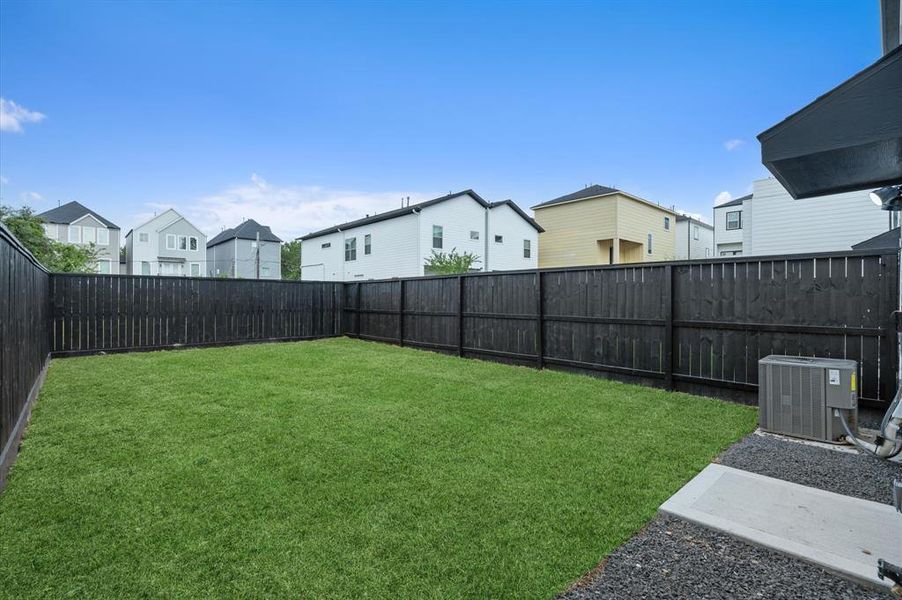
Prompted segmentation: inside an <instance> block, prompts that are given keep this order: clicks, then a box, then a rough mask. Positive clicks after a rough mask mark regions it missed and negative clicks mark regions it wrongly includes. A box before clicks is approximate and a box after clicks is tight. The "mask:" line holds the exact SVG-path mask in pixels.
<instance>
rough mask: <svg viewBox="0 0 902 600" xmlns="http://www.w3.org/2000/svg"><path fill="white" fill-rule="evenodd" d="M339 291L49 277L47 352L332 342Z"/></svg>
mask: <svg viewBox="0 0 902 600" xmlns="http://www.w3.org/2000/svg"><path fill="white" fill-rule="evenodd" d="M341 291H342V285H341V284H339V283H331V282H290V281H261V280H240V279H202V278H185V277H151V276H140V275H65V274H54V275H53V276H52V278H51V292H50V298H51V307H52V313H51V317H50V337H51V340H52V351H53V354H54V355H55V356H56V355H59V356H64V355H72V354H84V353H95V352H98V351H121V350H137V349H153V348H172V347H179V346H204V345H221V344H235V343H241V342H259V341H267V340H269V341H275V340H302V339H311V338H321V337H327V336H332V335H340V333H341V322H340V319H341V310H340V302H341Z"/></svg>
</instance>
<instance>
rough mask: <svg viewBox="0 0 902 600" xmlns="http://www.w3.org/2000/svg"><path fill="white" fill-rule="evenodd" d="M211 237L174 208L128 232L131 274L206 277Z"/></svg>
mask: <svg viewBox="0 0 902 600" xmlns="http://www.w3.org/2000/svg"><path fill="white" fill-rule="evenodd" d="M206 245H207V236H205V235H204V234H203V232H201V230H200V229H198V228H197V227H195V226H194V225H192V224H191V223H190V222H189V221H188V220H187V219H186V218H185V217H183V216H182V215H180V214H179V213H177V212H176V211H175V210H173V209H171V208H170V209H168V210H165V211H163V212H162V213H160V214H158V215H156V216H154V217H153V218H152V219H150V220H149V221H147V222H146V223H143V224H141V225H139V226H138V227H135V228H134V229H132V230H130V231H129V232H128V233H126V234H125V262H126V268H127V269H128V274H129V275H168V276H190V277H204V276H205V274H206V272H207V268H206V262H207V254H206Z"/></svg>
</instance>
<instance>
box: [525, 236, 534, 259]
mask: <svg viewBox="0 0 902 600" xmlns="http://www.w3.org/2000/svg"><path fill="white" fill-rule="evenodd" d="M531 256H532V241H531V240H523V258H530V257H531Z"/></svg>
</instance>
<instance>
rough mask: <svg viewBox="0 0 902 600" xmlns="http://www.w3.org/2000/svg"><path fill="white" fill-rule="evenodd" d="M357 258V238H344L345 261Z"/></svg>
mask: <svg viewBox="0 0 902 600" xmlns="http://www.w3.org/2000/svg"><path fill="white" fill-rule="evenodd" d="M352 260H357V238H355V237H352V238H350V239H347V240H345V261H348V262H350V261H352Z"/></svg>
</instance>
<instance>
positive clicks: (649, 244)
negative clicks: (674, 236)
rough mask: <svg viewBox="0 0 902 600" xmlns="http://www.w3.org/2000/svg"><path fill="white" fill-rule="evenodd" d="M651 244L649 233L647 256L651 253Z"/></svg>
mask: <svg viewBox="0 0 902 600" xmlns="http://www.w3.org/2000/svg"><path fill="white" fill-rule="evenodd" d="M651 243H652V239H651V234H650V233H649V234H648V253H649V254H651V253H652V247H651Z"/></svg>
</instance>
